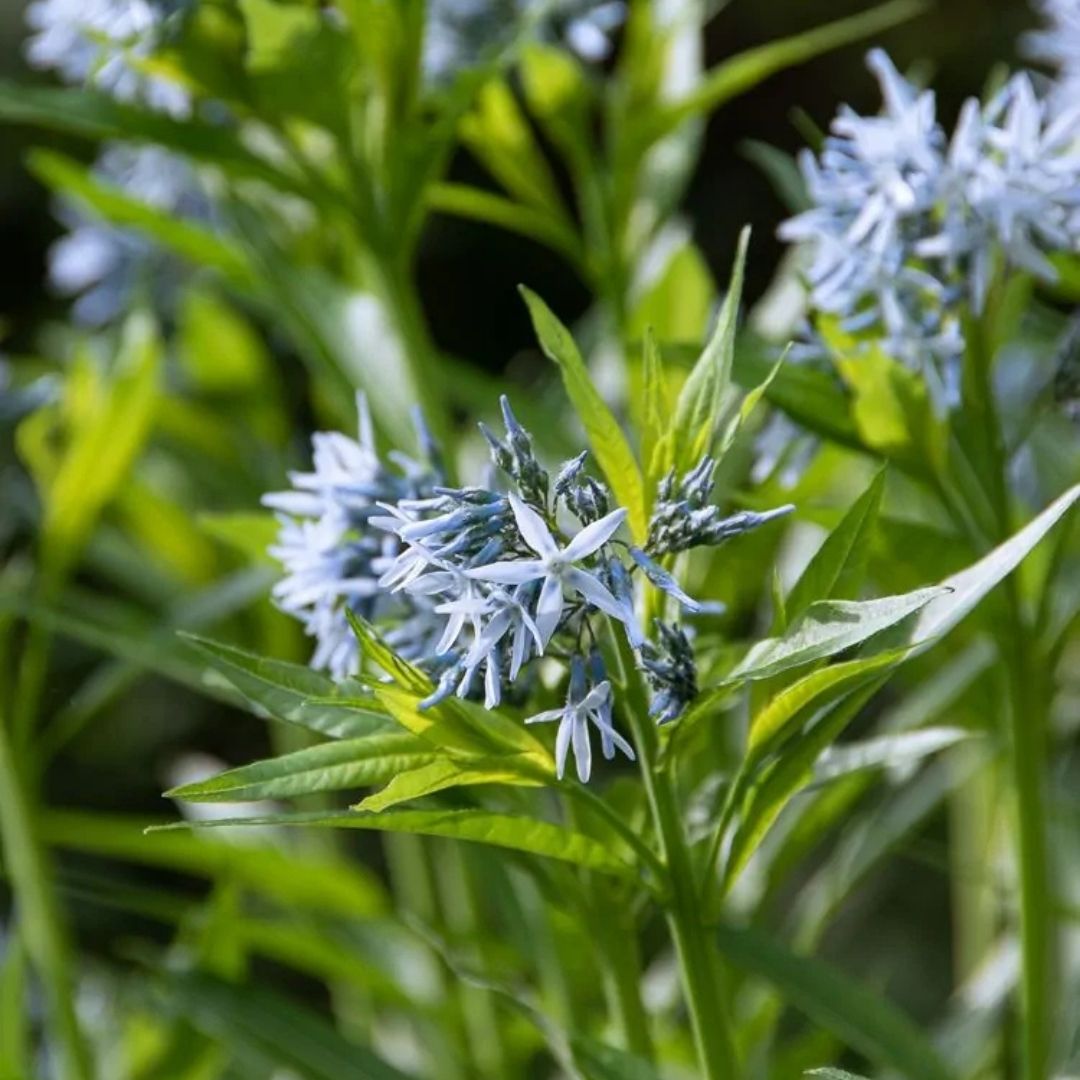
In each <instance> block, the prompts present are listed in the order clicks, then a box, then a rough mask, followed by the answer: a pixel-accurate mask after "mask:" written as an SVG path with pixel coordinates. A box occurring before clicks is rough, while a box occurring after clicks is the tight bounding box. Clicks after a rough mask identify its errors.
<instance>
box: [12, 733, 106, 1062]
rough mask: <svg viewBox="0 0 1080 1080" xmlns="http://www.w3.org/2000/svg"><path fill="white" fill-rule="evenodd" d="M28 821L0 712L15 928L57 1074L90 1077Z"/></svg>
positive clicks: (41, 858)
mask: <svg viewBox="0 0 1080 1080" xmlns="http://www.w3.org/2000/svg"><path fill="white" fill-rule="evenodd" d="M33 822H34V818H33V814H32V808H31V800H30V796H29V794H28V792H27V790H26V788H25V786H24V784H23V779H22V777H21V776H20V775H19V770H18V768H17V767H16V761H15V755H14V752H13V747H12V743H11V740H10V738H9V736H8V730H7V728H6V726H5V723H4V718H3V717H2V716H0V839H2V840H3V844H4V853H5V858H6V861H7V865H8V871H9V873H10V876H11V883H12V888H13V891H14V894H15V901H16V904H17V905H18V909H19V913H20V920H19V921H20V928H21V933H22V936H23V941H24V942H25V944H26V949H27V953H28V955H29V957H30V961H31V963H32V964H33V966H34V968H35V970H36V971H37V973H38V976H39V977H40V979H41V982H42V985H43V988H44V992H45V995H46V1000H47V1002H48V1009H49V1015H50V1018H51V1025H52V1030H53V1034H54V1036H55V1039H56V1045H57V1047H58V1048H59V1057H60V1062H61V1066H60V1067H61V1075H62V1076H64V1077H66V1078H69V1080H91V1069H90V1057H89V1054H88V1052H87V1048H86V1043H85V1042H84V1041H83V1036H82V1032H81V1030H80V1028H79V1022H78V1018H77V1017H76V1014H75V995H74V989H75V988H74V983H73V981H72V979H71V973H70V965H69V962H68V943H67V940H66V936H65V933H64V929H63V922H62V920H61V917H60V912H59V909H58V907H57V904H56V895H55V891H54V889H53V887H52V880H51V879H52V873H51V869H50V867H49V864H48V858H47V856H46V853H45V851H44V849H43V847H42V845H41V844H40V843H39V842H38V838H37V836H36V835H35V832H34V825H33Z"/></svg>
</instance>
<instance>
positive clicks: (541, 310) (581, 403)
mask: <svg viewBox="0 0 1080 1080" xmlns="http://www.w3.org/2000/svg"><path fill="white" fill-rule="evenodd" d="M521 294H522V296H524V298H525V303H526V304H527V305H528V307H529V314H530V316H531V317H532V322H533V327H534V328H535V330H536V336H537V338H538V339H539V341H540V346H541V348H542V349H543V350H544V354H545V355H546V356H547V357H548V359H549V360H553V361H554V362H555V363H556V364H557V365H558V366H559V370H560V372H561V373H562V377H563V384H564V386H565V387H566V393H567V396H568V397H569V398H570V401H571V402H572V403H573V406H574V409H575V410H576V411H577V414H578V417H579V418H580V420H581V423H582V425H583V426H584V428H585V434H586V435H587V436H588V438H589V445H590V447H591V448H592V452H593V456H594V457H595V458H596V460H597V462H598V463H599V465H600V468H601V469H603V471H604V475H605V477H606V478H607V482H608V483H609V484H610V485H611V490H612V491H613V492H614V494H615V498H616V499H617V500H618V502H619V504H620V505H621V506H625V507H626V509H627V512H628V518H627V520H628V521H629V525H630V532H631V533H632V534H633V537H634V539H635V540H636V541H637V542H638V543H643V542H644V540H645V535H646V533H647V531H648V517H647V514H646V508H645V488H644V483H643V481H642V477H641V469H640V468H638V463H637V461H636V460H635V458H634V453H633V451H632V450H631V449H630V444H629V443H628V442H627V441H626V436H625V435H624V434H623V430H622V428H621V427H620V426H619V423H618V421H617V420H616V419H615V417H614V416H613V415H612V413H611V410H610V409H609V408H608V407H607V405H606V403H605V402H604V399H603V398H602V397H601V396H600V394H599V393H598V392H597V389H596V387H595V386H593V383H592V379H591V378H590V377H589V372H588V369H587V368H586V367H585V361H584V360H582V358H581V353H580V352H578V347H577V345H575V344H574V339H573V338H572V337H571V336H570V331H569V330H567V329H566V327H565V326H563V324H562V323H561V322H559V320H558V319H557V318H556V317H555V316H554V315H553V314H552V312H551V310H550V308H548V306H547V305H546V304H545V303H544V301H543V300H541V299H540V297H539V296H537V295H536V293H534V292H532V291H531V290H530V289H526V288H525V287H524V286H522V287H521Z"/></svg>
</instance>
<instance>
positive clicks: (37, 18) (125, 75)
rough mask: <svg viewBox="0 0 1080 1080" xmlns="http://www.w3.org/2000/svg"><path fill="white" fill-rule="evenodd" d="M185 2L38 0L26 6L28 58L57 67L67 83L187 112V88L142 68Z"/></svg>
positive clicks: (178, 113) (170, 110)
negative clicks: (168, 21) (141, 62)
mask: <svg viewBox="0 0 1080 1080" xmlns="http://www.w3.org/2000/svg"><path fill="white" fill-rule="evenodd" d="M179 6H180V4H179V3H168V2H155V0H33V2H32V3H31V4H30V5H29V6H28V7H27V9H26V22H27V25H28V26H29V28H30V36H29V37H28V39H27V42H26V58H27V60H28V61H29V62H30V64H32V65H33V66H34V67H38V68H51V69H53V70H55V71H56V72H57V74H58V75H59V76H60V78H61V79H63V80H64V82H67V83H75V84H85V85H87V86H93V87H96V88H97V89H100V90H104V91H105V92H106V93H108V94H110V95H112V96H113V97H115V98H116V99H117V100H118V101H136V100H137V101H141V102H143V103H145V104H147V105H149V106H150V107H151V108H154V109H158V110H160V111H163V112H167V113H169V114H170V115H172V116H186V115H187V114H188V112H189V111H190V100H189V98H188V95H187V92H186V91H185V90H184V89H183V88H182V87H181V86H180V85H179V84H178V83H175V82H169V81H166V80H164V79H161V78H157V77H151V76H148V75H146V74H145V73H144V72H143V71H142V70H140V69H139V66H138V61H139V60H142V59H145V58H146V57H147V56H149V55H150V54H152V53H153V52H154V50H155V49H156V48H157V47H158V44H159V40H160V37H161V33H162V30H163V28H164V24H165V20H166V18H167V17H168V15H169V14H170V12H171V11H173V10H176V9H177V8H178V7H179Z"/></svg>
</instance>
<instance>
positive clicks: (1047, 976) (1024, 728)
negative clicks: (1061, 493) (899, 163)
mask: <svg viewBox="0 0 1080 1080" xmlns="http://www.w3.org/2000/svg"><path fill="white" fill-rule="evenodd" d="M992 324H993V319H992V317H990V316H987V317H986V318H985V319H984V321H983V324H982V325H981V326H979V327H978V337H977V339H976V340H977V343H978V344H977V346H976V349H975V350H974V363H972V364H971V365H970V367H971V371H970V379H971V385H970V389H971V394H970V398H971V402H970V404H971V411H972V413H973V416H972V417H970V418H969V419H970V420H973V421H974V423H973V428H974V429H975V430H976V431H977V432H979V433H981V435H982V449H983V451H984V452H985V454H986V456H987V458H988V464H989V466H990V468H989V470H988V473H989V483H990V485H991V489H990V491H989V492H988V494H989V496H990V501H991V503H992V505H993V508H994V512H995V516H996V518H997V521H996V527H997V532H998V536H997V540H998V542H1001V541H1004V540H1006V539H1007V538H1008V537H1009V535H1010V534H1011V532H1012V511H1011V505H1010V497H1009V475H1008V455H1007V453H1006V450H1005V440H1004V437H1003V434H1002V427H1001V420H1000V417H999V415H998V410H997V407H996V403H995V398H994V392H993V386H992V381H991V361H992V358H993V354H992V351H991V345H992V341H991V337H992V329H991V327H992ZM1005 598H1006V604H1007V610H1008V620H1007V622H1006V623H1005V624H1004V625H1002V626H999V627H997V628H996V629H997V636H998V641H999V649H1000V653H1001V659H1002V662H1003V665H1004V667H1005V671H1006V677H1007V680H1008V690H1009V692H1008V699H1007V701H1006V702H1005V703H1004V704H1005V712H1006V717H1007V727H1008V731H1009V748H1010V768H1011V772H1012V780H1013V787H1014V789H1015V792H1014V797H1015V811H1016V829H1015V845H1016V858H1017V864H1018V868H1019V871H1018V872H1019V892H1020V951H1021V973H1020V986H1021V1010H1022V1016H1023V1035H1022V1047H1023V1075H1024V1077H1025V1080H1046V1078H1047V1075H1048V1069H1049V1041H1050V1000H1051V993H1050V981H1051V971H1050V955H1051V952H1050V948H1051V941H1052V938H1053V933H1054V929H1053V926H1054V913H1053V907H1052V903H1051V899H1050V897H1051V873H1050V861H1049V851H1048V845H1047V836H1046V807H1045V796H1044V790H1043V788H1044V776H1045V756H1046V715H1045V712H1046V709H1045V705H1046V695H1045V694H1043V693H1042V690H1041V688H1040V685H1039V664H1038V663H1037V662H1035V658H1034V657H1033V656H1032V641H1033V633H1032V629H1031V627H1029V625H1028V620H1027V619H1026V618H1025V615H1024V609H1023V598H1022V595H1021V591H1020V584H1019V580H1018V578H1017V576H1016V574H1011V575H1010V576H1009V578H1008V579H1007V581H1006V582H1005Z"/></svg>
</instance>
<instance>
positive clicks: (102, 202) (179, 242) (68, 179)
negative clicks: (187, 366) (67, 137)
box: [29, 150, 253, 359]
mask: <svg viewBox="0 0 1080 1080" xmlns="http://www.w3.org/2000/svg"><path fill="white" fill-rule="evenodd" d="M29 168H30V171H31V172H32V173H33V174H34V175H35V176H37V177H38V178H39V179H40V180H42V182H44V183H45V184H48V186H49V187H50V188H52V189H53V190H54V191H55V192H57V193H58V194H60V195H62V196H63V197H64V198H65V199H67V200H70V201H71V202H72V203H74V205H75V206H77V207H78V208H79V209H80V210H82V211H84V212H86V213H88V214H90V215H91V216H93V217H99V218H102V219H103V220H105V221H108V222H111V223H112V224H113V225H118V226H120V227H121V228H127V229H133V230H134V231H136V232H139V233H141V234H142V235H144V236H146V237H148V238H149V239H151V240H153V241H154V242H155V243H158V244H160V245H161V246H162V247H164V248H167V249H168V250H169V251H172V252H174V253H175V254H177V255H179V256H180V257H181V258H183V259H187V260H188V261H189V262H191V263H193V264H194V265H196V266H203V267H206V268H208V269H210V270H216V271H218V272H219V273H220V274H222V275H224V276H225V277H226V278H228V279H229V280H230V281H231V282H233V283H234V284H236V285H237V286H239V287H240V288H249V287H250V286H251V285H252V283H253V271H252V268H251V264H250V263H249V262H248V260H247V259H246V257H245V256H244V253H243V252H242V251H240V250H239V249H238V248H236V247H234V246H233V245H232V244H230V243H228V242H227V241H226V240H224V239H222V237H221V236H220V235H219V234H217V233H214V232H211V231H210V230H209V229H206V228H204V227H203V226H201V225H197V224H195V223H194V222H191V221H185V220H184V219H183V218H181V217H177V216H176V215H175V214H170V213H167V212H166V211H164V210H160V209H158V208H157V207H155V206H151V205H150V204H149V203H145V202H141V201H140V200H139V199H135V198H132V197H131V196H130V195H128V194H127V193H126V192H125V191H124V189H123V188H121V187H119V186H118V185H116V184H108V183H103V182H102V181H101V180H100V179H98V178H97V177H96V176H95V175H94V173H93V171H92V170H91V169H90V168H89V167H88V166H86V165H82V164H80V163H79V162H77V161H75V160H73V159H72V158H69V157H66V156H65V155H63V154H57V153H54V152H53V151H49V150H34V151H33V152H32V153H31V154H30V158H29ZM221 356H222V359H227V358H228V356H229V354H228V353H227V352H223V353H222V354H221Z"/></svg>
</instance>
